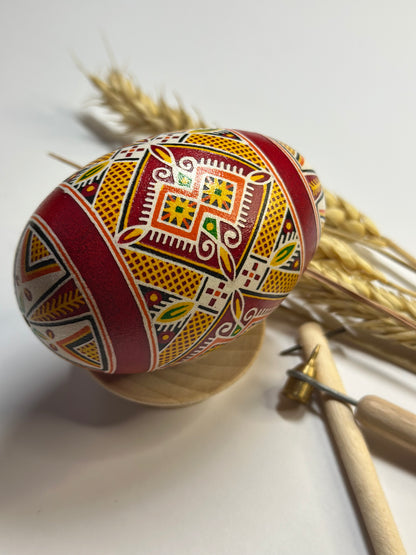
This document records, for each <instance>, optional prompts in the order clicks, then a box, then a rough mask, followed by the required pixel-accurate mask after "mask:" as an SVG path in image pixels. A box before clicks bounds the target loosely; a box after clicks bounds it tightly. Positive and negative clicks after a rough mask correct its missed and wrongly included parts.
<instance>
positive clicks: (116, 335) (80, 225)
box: [36, 189, 152, 373]
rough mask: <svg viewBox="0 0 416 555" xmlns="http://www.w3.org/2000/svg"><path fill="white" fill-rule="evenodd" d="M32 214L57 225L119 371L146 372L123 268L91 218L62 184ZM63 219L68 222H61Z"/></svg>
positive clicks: (147, 359)
mask: <svg viewBox="0 0 416 555" xmlns="http://www.w3.org/2000/svg"><path fill="white" fill-rule="evenodd" d="M36 213H37V214H39V216H41V217H42V218H43V220H44V221H45V222H46V223H47V224H48V225H49V226H50V227H51V228H52V229H54V230H56V231H55V233H56V235H57V237H58V239H59V240H60V242H61V243H62V245H63V247H64V248H65V250H66V252H67V254H68V256H69V257H70V258H71V260H72V262H73V263H74V265H75V266H76V267H77V269H78V271H79V273H80V274H81V275H82V277H83V279H84V281H85V283H86V284H87V286H88V289H89V291H90V293H91V296H92V297H93V298H94V300H95V303H96V305H97V307H98V309H99V311H100V313H101V316H102V318H103V320H104V323H105V326H106V328H107V331H108V334H109V336H110V339H111V342H112V345H113V348H114V354H115V357H116V364H117V368H122V369H123V370H122V371H123V373H138V372H145V371H147V370H148V369H149V368H150V367H151V364H152V360H151V358H152V357H151V352H150V345H149V340H148V337H147V334H146V329H145V326H144V322H143V318H142V316H141V314H140V311H139V309H138V306H137V302H136V299H135V297H134V296H133V293H132V292H131V290H130V288H129V286H128V283H127V282H126V278H125V276H124V274H123V272H122V270H121V268H120V267H119V265H118V263H117V261H116V260H115V258H114V256H113V254H112V252H111V251H110V250H109V248H108V246H107V244H106V242H105V241H104V239H103V237H102V236H101V235H100V233H99V232H98V230H97V228H96V227H95V225H94V223H93V222H92V221H91V220H90V218H89V217H88V215H87V214H86V213H85V212H84V211H83V210H82V209H81V208H80V206H79V205H78V204H77V202H76V201H75V199H73V198H72V197H71V196H70V195H69V194H66V193H65V192H64V191H63V190H61V189H55V191H53V192H52V193H51V194H50V195H49V196H48V197H47V199H46V200H45V201H44V202H43V203H42V204H41V205H40V206H39V208H38V209H37V211H36ZM64 219H65V220H66V221H70V222H72V225H71V226H63V225H60V223H61V222H62V221H64Z"/></svg>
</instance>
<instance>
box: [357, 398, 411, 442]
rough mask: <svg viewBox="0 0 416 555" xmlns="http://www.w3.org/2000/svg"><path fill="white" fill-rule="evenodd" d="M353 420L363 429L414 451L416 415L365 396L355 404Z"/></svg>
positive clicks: (379, 399)
mask: <svg viewBox="0 0 416 555" xmlns="http://www.w3.org/2000/svg"><path fill="white" fill-rule="evenodd" d="M355 418H356V419H357V420H358V422H359V423H360V424H361V426H362V427H363V428H368V429H369V430H372V431H375V432H377V433H379V434H382V435H384V436H386V437H387V438H388V439H389V440H391V441H394V442H396V443H399V444H401V445H404V446H405V447H410V448H412V449H416V415H415V414H413V413H411V412H409V411H407V410H405V409H402V408H401V407H398V406H397V405H394V404H393V403H389V401H385V400H384V399H381V398H380V397H377V396H376V395H366V396H365V397H363V398H362V399H360V401H359V402H358V404H357V407H356V409H355Z"/></svg>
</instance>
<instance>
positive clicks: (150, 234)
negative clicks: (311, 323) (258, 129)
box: [15, 129, 324, 373]
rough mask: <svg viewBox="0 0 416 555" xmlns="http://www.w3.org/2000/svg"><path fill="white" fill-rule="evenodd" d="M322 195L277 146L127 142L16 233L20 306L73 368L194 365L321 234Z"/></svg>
mask: <svg viewBox="0 0 416 555" xmlns="http://www.w3.org/2000/svg"><path fill="white" fill-rule="evenodd" d="M323 211H324V202H323V192H322V187H321V185H320V182H319V179H318V177H317V176H316V174H315V172H314V171H313V170H312V169H311V168H310V167H309V166H308V165H307V164H306V163H305V160H304V159H303V157H302V156H301V155H300V154H299V153H297V152H296V151H294V150H293V149H292V148H290V147H288V146H287V145H285V144H284V143H281V142H279V141H276V140H274V139H271V138H268V137H265V136H263V135H260V134H257V133H251V132H245V131H236V130H226V129H208V130H191V131H186V132H184V131H182V132H177V133H169V134H165V135H160V136H158V137H152V138H149V139H145V140H140V141H137V142H136V143H134V144H132V145H131V146H126V147H123V148H120V149H118V150H116V151H114V152H111V153H110V154H107V155H105V156H102V157H101V158H99V159H97V160H95V161H94V162H92V163H91V164H89V165H88V166H86V167H84V168H83V169H81V170H80V171H77V172H76V173H75V174H73V175H71V176H70V177H69V178H68V179H66V180H65V181H63V183H61V184H60V185H59V186H58V187H57V188H56V189H55V190H54V191H53V192H52V193H51V194H50V195H49V196H48V197H47V198H46V200H45V201H44V202H43V203H42V204H41V205H40V206H39V207H38V208H37V210H36V211H35V212H34V214H33V216H32V217H31V219H30V221H29V222H28V224H27V226H26V228H25V230H24V231H23V234H22V237H21V239H20V243H19V245H18V249H17V254H16V262H15V287H16V295H17V299H18V302H19V306H20V309H21V311H22V313H23V315H24V317H25V319H26V321H27V323H28V324H29V326H30V327H31V329H32V330H33V332H34V333H35V334H36V335H37V336H38V337H39V339H40V340H41V341H42V342H43V343H44V344H45V345H46V346H47V347H49V349H51V350H52V351H54V352H56V353H57V354H58V355H60V356H62V357H64V358H65V359H67V360H68V361H70V362H71V363H74V364H78V365H81V366H84V367H86V368H88V369H90V370H95V371H101V372H106V373H138V372H147V371H151V370H155V369H157V368H163V367H166V366H169V365H173V364H176V363H178V362H184V361H188V360H191V359H193V358H195V357H198V356H200V355H203V354H204V353H207V352H208V351H210V350H212V349H213V348H215V347H217V346H219V345H222V344H223V343H226V342H228V341H230V340H232V339H233V338H236V337H238V336H240V335H241V334H243V333H244V332H245V331H247V330H248V329H249V328H251V327H252V326H254V325H255V324H257V323H258V322H259V321H261V320H262V319H264V318H265V317H266V316H267V315H268V314H270V313H271V312H272V311H273V310H274V309H275V308H276V307H277V306H278V305H279V304H280V303H281V302H282V300H283V299H284V298H285V297H286V295H287V294H288V293H289V291H290V290H291V289H292V288H293V287H294V286H295V285H296V282H297V281H298V279H299V277H300V275H301V274H302V271H303V270H304V268H305V267H306V265H307V264H308V262H309V261H310V259H311V258H312V256H313V254H314V252H315V249H316V247H317V244H318V240H319V236H320V226H321V221H320V220H321V218H322V216H323Z"/></svg>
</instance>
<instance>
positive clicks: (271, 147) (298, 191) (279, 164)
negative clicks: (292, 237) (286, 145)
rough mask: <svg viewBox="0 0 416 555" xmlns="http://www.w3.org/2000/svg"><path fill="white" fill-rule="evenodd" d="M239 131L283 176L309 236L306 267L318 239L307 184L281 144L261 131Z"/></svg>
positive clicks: (303, 228) (302, 225) (306, 235)
mask: <svg viewBox="0 0 416 555" xmlns="http://www.w3.org/2000/svg"><path fill="white" fill-rule="evenodd" d="M239 133H240V134H241V135H242V136H243V137H245V138H246V139H249V140H250V141H251V142H252V143H253V146H255V147H257V148H258V149H259V151H260V152H259V153H260V154H263V155H265V156H266V157H267V158H268V161H269V164H270V165H272V166H274V168H275V169H276V172H277V173H278V175H279V176H280V177H281V179H282V181H283V185H284V187H285V188H286V190H287V192H288V194H289V195H290V198H291V200H292V205H293V207H294V208H295V210H296V214H297V217H298V221H299V224H300V226H301V234H300V235H301V237H307V238H308V240H307V241H304V247H305V252H304V258H305V260H304V267H306V265H307V264H308V263H309V262H310V260H311V259H312V257H313V255H314V253H315V250H316V247H317V240H318V235H317V228H316V216H315V208H314V204H313V201H312V200H311V198H310V196H309V193H308V187H307V184H306V182H305V181H304V179H303V178H302V176H301V175H300V172H299V169H298V168H297V166H296V162H295V161H294V160H291V159H290V157H289V155H288V154H287V153H286V152H285V151H284V150H283V149H282V148H281V147H279V145H277V144H275V143H274V142H273V141H271V140H270V139H269V138H267V137H265V136H264V135H260V134H259V133H251V132H247V131H239Z"/></svg>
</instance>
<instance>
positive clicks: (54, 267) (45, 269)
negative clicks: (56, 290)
mask: <svg viewBox="0 0 416 555" xmlns="http://www.w3.org/2000/svg"><path fill="white" fill-rule="evenodd" d="M20 270H21V279H22V282H23V283H25V282H27V281H31V280H33V279H35V278H38V277H41V276H44V275H46V274H50V273H53V272H58V271H59V270H61V267H60V266H59V264H58V263H57V261H56V260H55V258H54V257H53V255H52V253H51V252H50V250H49V249H48V247H47V246H46V245H45V243H44V242H43V241H42V240H41V239H40V238H39V237H38V236H37V235H35V233H34V232H33V231H32V230H31V229H30V228H29V229H27V230H26V233H25V236H24V238H23V242H22V255H21V268H20Z"/></svg>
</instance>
